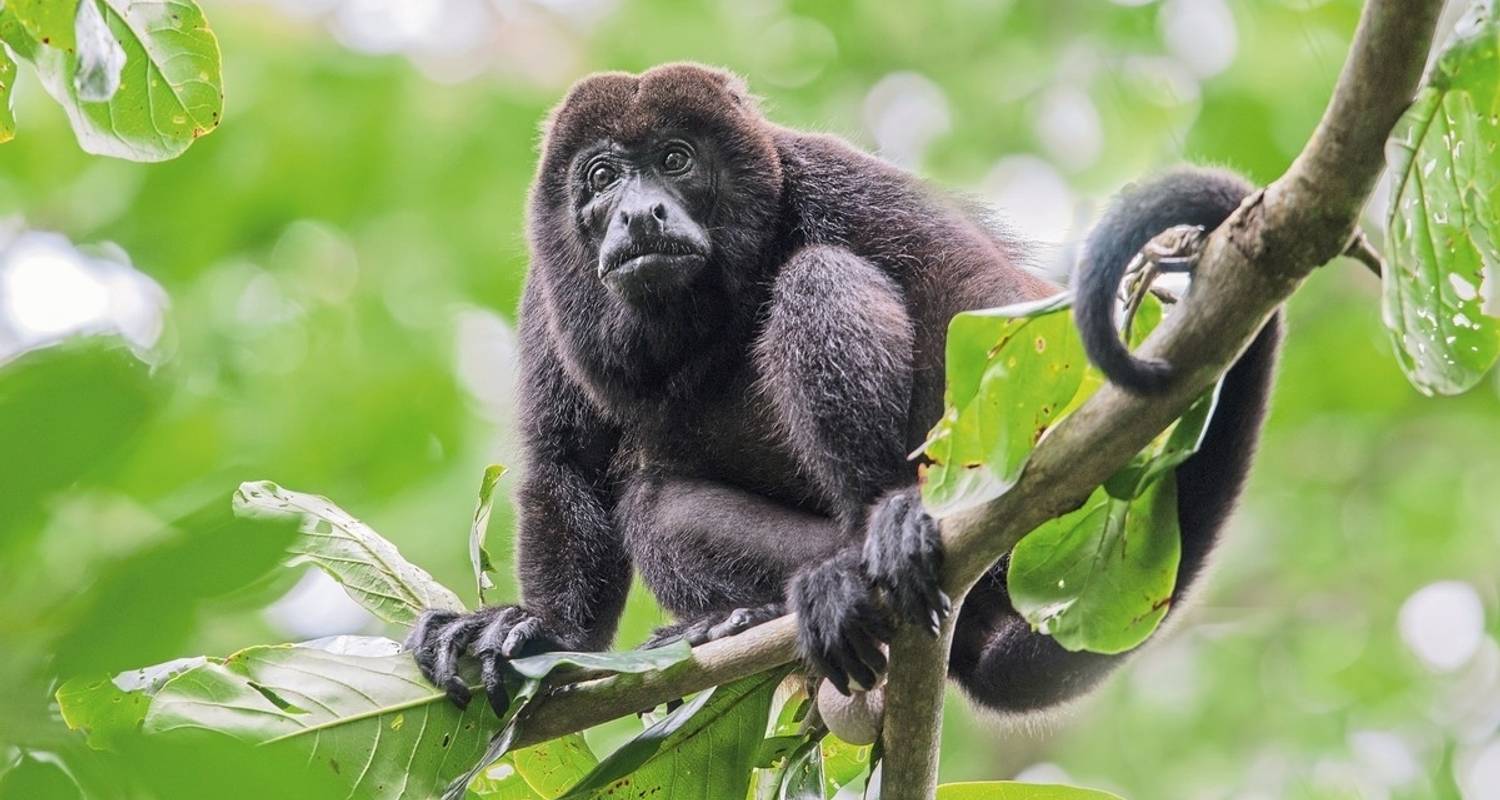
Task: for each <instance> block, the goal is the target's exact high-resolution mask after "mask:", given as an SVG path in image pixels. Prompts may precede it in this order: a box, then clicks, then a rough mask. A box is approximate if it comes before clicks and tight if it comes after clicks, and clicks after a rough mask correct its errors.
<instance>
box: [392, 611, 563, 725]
mask: <svg viewBox="0 0 1500 800" xmlns="http://www.w3.org/2000/svg"><path fill="white" fill-rule="evenodd" d="M406 648H407V649H408V650H410V651H411V652H412V656H413V657H414V658H415V659H416V661H417V667H418V668H419V669H421V671H422V675H423V676H424V677H426V678H427V680H429V681H432V683H433V684H434V685H435V686H438V687H440V688H442V689H443V690H444V691H446V692H447V693H448V698H449V699H450V700H452V701H453V703H454V704H455V705H457V706H458V707H459V708H464V707H466V706H468V705H469V700H470V699H471V696H470V691H469V685H468V683H466V682H465V681H464V679H463V678H462V677H461V676H460V675H459V673H458V661H459V658H460V657H461V656H463V655H464V654H465V653H468V654H471V655H473V656H475V657H476V658H478V659H479V676H480V682H481V683H483V684H484V692H485V695H486V697H488V699H489V701H490V707H491V708H493V709H494V710H495V713H496V714H500V715H504V713H505V709H506V707H507V706H509V705H510V697H509V696H508V694H507V693H506V690H505V681H504V675H503V671H502V669H501V665H502V664H504V662H505V661H506V660H508V659H511V658H517V657H520V656H523V655H532V654H534V653H542V652H546V651H549V650H557V649H561V644H560V643H559V642H558V640H557V638H556V637H554V636H553V635H552V634H551V633H550V632H548V631H547V629H546V627H545V626H544V624H543V623H542V620H541V618H540V617H538V616H536V615H535V614H533V613H531V612H530V611H527V610H526V609H524V608H521V607H520V606H494V607H492V608H481V609H480V610H478V611H475V612H474V613H472V614H455V613H453V612H451V611H435V610H430V611H425V612H423V613H422V616H421V617H418V618H417V623H416V625H414V626H412V629H411V633H410V634H408V635H407V637H406Z"/></svg>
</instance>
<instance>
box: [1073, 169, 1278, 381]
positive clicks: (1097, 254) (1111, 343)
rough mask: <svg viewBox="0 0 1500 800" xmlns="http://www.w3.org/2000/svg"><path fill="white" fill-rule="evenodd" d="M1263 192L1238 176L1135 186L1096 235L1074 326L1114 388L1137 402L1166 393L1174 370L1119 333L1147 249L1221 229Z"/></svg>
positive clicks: (1162, 178)
mask: <svg viewBox="0 0 1500 800" xmlns="http://www.w3.org/2000/svg"><path fill="white" fill-rule="evenodd" d="M1253 191H1255V187H1254V186H1253V185H1252V184H1251V183H1250V182H1249V181H1246V180H1245V179H1244V178H1242V177H1240V176H1239V175H1236V174H1235V173H1233V172H1229V171H1227V170H1221V169H1207V168H1201V167H1181V168H1178V169H1174V170H1172V171H1170V172H1167V173H1164V174H1162V175H1159V176H1157V177H1155V178H1152V179H1151V180H1149V181H1145V182H1142V183H1138V184H1132V185H1130V186H1127V187H1126V188H1125V189H1124V190H1123V191H1122V192H1120V196H1119V197H1117V198H1116V199H1115V201H1114V202H1113V203H1112V204H1111V205H1110V208H1109V210H1108V211H1107V212H1105V214H1104V217H1103V218H1102V219H1100V220H1099V223H1098V224H1097V225H1095V226H1094V229H1093V230H1092V231H1090V232H1089V236H1088V240H1087V241H1086V242H1085V243H1084V248H1083V258H1082V259H1081V260H1080V261H1079V264H1078V270H1077V273H1076V274H1075V276H1074V280H1073V283H1074V286H1075V289H1076V299H1075V301H1074V311H1073V313H1074V318H1075V319H1076V320H1077V323H1078V329H1079V331H1080V332H1081V334H1082V336H1083V347H1084V350H1086V351H1087V352H1088V356H1089V360H1090V361H1093V362H1094V364H1096V365H1097V366H1098V367H1099V369H1100V370H1101V371H1103V372H1104V374H1105V376H1107V377H1108V378H1109V379H1110V380H1111V381H1113V382H1114V383H1116V384H1118V385H1119V386H1120V387H1121V388H1123V389H1125V390H1127V391H1129V392H1132V393H1134V394H1143V395H1149V394H1157V393H1159V392H1161V391H1162V390H1163V389H1165V388H1166V386H1167V383H1168V381H1169V380H1170V378H1171V371H1172V366H1171V365H1170V364H1168V363H1167V362H1165V361H1161V360H1159V359H1143V358H1137V357H1136V356H1134V355H1132V354H1131V353H1130V350H1129V349H1127V348H1126V346H1125V343H1124V342H1122V341H1121V340H1120V335H1119V333H1118V332H1117V331H1116V329H1115V321H1114V320H1115V314H1114V311H1115V295H1116V293H1117V292H1119V290H1120V281H1121V280H1122V279H1123V278H1124V277H1125V270H1126V268H1127V267H1129V266H1130V262H1131V260H1132V259H1134V258H1135V256H1136V254H1137V253H1139V252H1140V250H1141V248H1142V247H1144V246H1145V245H1146V243H1147V242H1149V241H1151V239H1152V238H1153V237H1155V236H1156V235H1157V234H1159V233H1161V232H1162V231H1165V230H1167V229H1168V228H1171V227H1173V226H1176V225H1201V226H1202V227H1203V229H1204V230H1205V231H1211V230H1213V229H1214V228H1217V227H1218V226H1219V225H1220V224H1221V223H1223V222H1224V220H1226V219H1228V218H1229V215H1230V214H1232V213H1234V210H1235V209H1237V208H1239V206H1240V201H1242V200H1244V199H1245V198H1246V197H1248V196H1249V195H1250V193H1251V192H1253Z"/></svg>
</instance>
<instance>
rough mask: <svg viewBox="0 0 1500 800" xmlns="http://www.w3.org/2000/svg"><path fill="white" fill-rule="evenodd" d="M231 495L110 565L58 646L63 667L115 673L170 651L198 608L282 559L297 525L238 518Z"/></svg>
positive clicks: (70, 672) (56, 662)
mask: <svg viewBox="0 0 1500 800" xmlns="http://www.w3.org/2000/svg"><path fill="white" fill-rule="evenodd" d="M226 500H227V498H225V497H224V496H222V495H220V496H219V497H218V498H215V499H214V500H212V501H211V502H210V503H208V504H206V505H204V506H203V507H202V508H200V509H198V510H197V511H194V512H193V513H191V514H188V515H186V516H184V517H182V518H180V519H177V520H174V521H172V523H171V524H170V525H169V526H167V528H168V530H167V531H166V532H165V533H164V534H163V535H162V537H161V539H160V541H158V542H156V543H154V544H152V545H151V546H149V547H146V548H144V549H142V550H141V551H140V552H137V553H133V554H132V555H130V556H129V557H127V558H123V559H120V560H119V561H118V562H115V563H113V564H110V565H109V566H108V567H106V568H105V569H103V570H102V572H101V574H100V575H99V577H98V579H97V580H96V581H95V584H94V586H92V587H91V588H90V590H89V592H88V593H87V595H86V601H85V602H84V603H83V604H82V608H81V609H80V610H79V611H78V613H77V615H76V618H75V619H73V620H72V621H71V624H70V625H69V626H68V627H67V630H66V632H65V633H64V634H63V636H62V637H61V638H60V639H59V640H58V641H57V642H56V644H55V645H54V646H53V650H54V655H53V668H54V669H55V670H56V671H57V673H58V674H61V675H63V676H64V677H72V676H77V675H108V674H112V673H115V672H118V671H120V670H124V669H128V668H129V667H131V666H133V665H137V664H149V663H153V662H156V661H160V660H163V659H166V658H170V657H171V656H173V655H176V654H177V653H179V652H181V646H182V643H183V642H184V641H185V640H186V639H187V638H188V636H189V635H190V634H191V633H192V631H193V629H194V627H195V626H196V625H197V619H196V618H195V615H194V613H193V612H194V610H195V609H197V608H199V607H201V604H203V603H204V602H205V601H209V600H212V599H213V598H216V597H222V596H224V595H226V594H228V593H230V592H233V591H235V590H237V589H241V588H243V587H245V586H246V585H248V584H250V583H251V582H253V581H255V580H256V579H258V578H260V577H261V576H263V575H265V574H266V573H267V572H269V571H271V570H272V569H274V568H275V567H276V565H277V563H278V562H279V561H280V560H281V559H282V556H283V553H285V551H286V547H287V545H288V544H290V543H291V542H292V540H293V537H294V536H295V535H296V530H295V526H293V525H292V524H290V522H289V521H284V520H251V519H238V518H236V517H235V516H234V515H233V514H232V513H230V509H229V504H228V503H227V502H225V501H226ZM121 620H150V621H151V624H150V625H142V626H134V625H122V624H121Z"/></svg>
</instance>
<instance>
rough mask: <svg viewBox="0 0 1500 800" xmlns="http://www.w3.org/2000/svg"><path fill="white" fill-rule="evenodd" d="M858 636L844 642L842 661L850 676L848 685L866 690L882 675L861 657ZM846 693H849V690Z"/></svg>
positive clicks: (845, 670)
mask: <svg viewBox="0 0 1500 800" xmlns="http://www.w3.org/2000/svg"><path fill="white" fill-rule="evenodd" d="M857 638H858V637H855V639H851V640H849V641H846V642H845V643H844V646H843V650H844V652H843V654H842V655H843V658H842V661H843V665H844V672H845V673H846V674H847V675H848V676H849V682H848V685H849V686H850V687H853V688H855V689H858V690H860V691H865V690H868V689H869V688H870V687H872V686H874V685H875V681H876V680H878V679H879V677H880V676H879V674H878V673H876V671H875V670H873V669H871V668H870V666H869V665H868V664H866V663H865V662H864V661H863V660H862V659H861V658H860V647H861V646H860V645H859V644H858V643H857V642H856V639H857ZM845 694H847V692H846V693H845Z"/></svg>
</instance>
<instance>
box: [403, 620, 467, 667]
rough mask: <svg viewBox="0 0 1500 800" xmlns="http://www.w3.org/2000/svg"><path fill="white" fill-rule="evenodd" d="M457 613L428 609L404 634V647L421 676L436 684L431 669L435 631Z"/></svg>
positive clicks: (435, 643)
mask: <svg viewBox="0 0 1500 800" xmlns="http://www.w3.org/2000/svg"><path fill="white" fill-rule="evenodd" d="M457 616H458V615H457V614H454V613H453V612H451V611H436V610H428V611H424V612H422V615H421V616H420V617H417V622H416V624H415V625H413V626H412V629H411V633H408V634H407V636H406V644H405V646H406V649H407V650H409V651H411V654H412V658H413V659H414V660H415V661H416V662H417V669H418V670H420V671H421V672H422V677H424V678H426V679H427V680H428V681H430V682H432V683H433V684H434V685H435V684H437V682H438V681H437V677H436V674H435V673H434V671H433V666H434V665H433V658H434V656H435V655H436V645H437V633H438V631H439V630H441V629H442V628H443V626H444V625H447V624H448V623H450V622H452V621H453V620H454V619H455V618H456V617H457Z"/></svg>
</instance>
